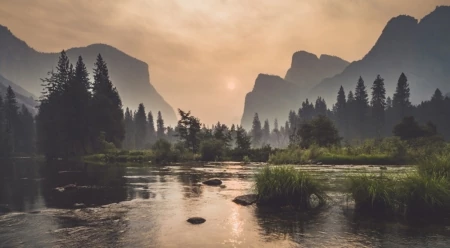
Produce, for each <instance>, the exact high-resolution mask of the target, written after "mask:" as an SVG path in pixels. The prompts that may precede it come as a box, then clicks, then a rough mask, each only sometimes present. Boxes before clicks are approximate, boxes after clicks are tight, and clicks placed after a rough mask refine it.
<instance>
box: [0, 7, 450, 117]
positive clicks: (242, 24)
mask: <svg viewBox="0 0 450 248" xmlns="http://www.w3.org/2000/svg"><path fill="white" fill-rule="evenodd" d="M449 4H450V0H39V1H38V0H0V24H2V25H5V26H7V27H8V28H9V29H11V31H12V32H13V33H14V34H15V35H16V36H18V37H19V38H20V39H23V40H25V41H26V42H27V43H28V44H29V45H30V46H31V47H33V48H35V49H36V50H39V51H45V52H59V51H61V50H62V49H67V48H70V47H79V46H86V45H89V44H92V43H106V44H109V45H112V46H115V47H117V48H118V49H120V50H122V51H124V52H126V53H128V54H130V55H131V56H133V57H136V58H138V59H141V60H143V61H145V62H147V63H148V64H149V67H150V68H149V69H150V80H151V82H152V84H153V85H154V86H155V87H156V89H157V90H158V91H159V93H160V94H161V95H162V96H163V97H164V98H165V99H166V101H168V102H169V104H170V105H171V106H172V107H173V108H175V109H176V108H182V109H185V110H191V111H192V113H193V114H194V115H196V116H198V117H199V118H200V119H201V120H202V121H203V122H205V123H208V124H210V123H214V122H216V121H217V120H220V121H221V122H225V123H231V122H234V123H239V122H240V118H241V115H242V112H243V107H244V99H245V94H246V93H247V92H249V91H250V90H251V89H252V87H253V83H254V80H255V79H256V76H257V75H258V73H269V74H276V75H280V76H282V77H284V75H285V73H286V70H287V69H288V68H289V66H290V60H291V56H292V54H293V53H294V52H295V51H298V50H306V51H309V52H312V53H316V54H331V55H336V56H339V57H341V58H343V59H346V60H349V61H353V60H358V59H361V58H362V57H363V56H364V55H365V54H366V52H367V51H368V50H369V49H370V48H371V47H372V46H373V45H374V43H375V41H376V39H377V38H378V36H379V35H380V33H381V31H382V29H383V27H384V25H385V24H386V23H387V21H388V20H389V19H390V18H391V17H394V16H397V15H400V14H408V15H412V16H414V17H416V18H418V19H420V18H422V17H423V16H424V15H426V14H428V13H429V12H431V11H432V10H434V8H435V7H436V5H449Z"/></svg>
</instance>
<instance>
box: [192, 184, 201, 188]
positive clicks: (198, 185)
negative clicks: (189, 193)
mask: <svg viewBox="0 0 450 248" xmlns="http://www.w3.org/2000/svg"><path fill="white" fill-rule="evenodd" d="M192 186H197V187H200V186H203V184H201V183H193V184H192Z"/></svg>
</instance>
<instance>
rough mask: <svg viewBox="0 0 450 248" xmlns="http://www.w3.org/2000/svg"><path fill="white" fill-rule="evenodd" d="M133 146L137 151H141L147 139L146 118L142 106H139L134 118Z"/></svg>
mask: <svg viewBox="0 0 450 248" xmlns="http://www.w3.org/2000/svg"><path fill="white" fill-rule="evenodd" d="M134 125H135V130H136V132H135V144H136V148H137V149H143V148H144V145H145V141H146V138H147V116H146V115H145V107H144V104H142V103H141V104H139V107H138V111H137V112H136V115H135V116H134Z"/></svg>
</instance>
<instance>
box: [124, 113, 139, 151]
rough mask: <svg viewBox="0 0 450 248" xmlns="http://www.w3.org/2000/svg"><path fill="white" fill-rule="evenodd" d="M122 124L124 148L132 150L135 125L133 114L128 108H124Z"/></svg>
mask: <svg viewBox="0 0 450 248" xmlns="http://www.w3.org/2000/svg"><path fill="white" fill-rule="evenodd" d="M124 125H125V140H124V148H126V149H129V150H132V149H134V148H135V141H136V140H135V136H136V135H135V128H136V126H135V125H134V120H133V114H132V113H131V111H130V109H129V108H127V109H126V110H125V118H124Z"/></svg>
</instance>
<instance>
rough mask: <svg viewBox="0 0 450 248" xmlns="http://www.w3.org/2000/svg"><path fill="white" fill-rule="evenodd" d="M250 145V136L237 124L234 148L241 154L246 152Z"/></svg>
mask: <svg viewBox="0 0 450 248" xmlns="http://www.w3.org/2000/svg"><path fill="white" fill-rule="evenodd" d="M250 146H251V137H249V136H248V135H247V133H246V132H245V130H244V128H242V126H238V127H237V129H236V149H238V151H240V153H241V154H247V153H248V151H249V150H250Z"/></svg>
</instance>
